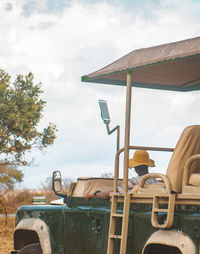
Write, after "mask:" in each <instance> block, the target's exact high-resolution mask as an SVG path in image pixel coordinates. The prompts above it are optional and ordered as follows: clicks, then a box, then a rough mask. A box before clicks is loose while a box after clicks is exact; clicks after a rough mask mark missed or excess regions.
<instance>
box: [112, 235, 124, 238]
mask: <svg viewBox="0 0 200 254" xmlns="http://www.w3.org/2000/svg"><path fill="white" fill-rule="evenodd" d="M109 237H110V239H122V236H121V235H109Z"/></svg>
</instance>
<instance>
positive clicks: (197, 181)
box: [189, 174, 200, 186]
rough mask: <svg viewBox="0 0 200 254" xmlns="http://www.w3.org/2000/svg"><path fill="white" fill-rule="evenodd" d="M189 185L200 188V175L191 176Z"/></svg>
mask: <svg viewBox="0 0 200 254" xmlns="http://www.w3.org/2000/svg"><path fill="white" fill-rule="evenodd" d="M189 184H190V185H193V186H200V174H191V176H190V178H189Z"/></svg>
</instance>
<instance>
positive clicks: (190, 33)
mask: <svg viewBox="0 0 200 254" xmlns="http://www.w3.org/2000/svg"><path fill="white" fill-rule="evenodd" d="M29 3H30V1H28V0H24V1H14V0H10V1H3V2H1V4H0V18H1V22H0V31H1V40H0V67H1V68H4V69H5V70H7V71H8V72H9V73H10V74H12V75H16V74H17V73H22V74H27V73H28V72H29V71H32V72H33V73H34V75H35V78H36V80H37V81H38V82H39V81H42V83H43V89H44V92H45V93H44V96H45V99H46V100H47V110H46V113H45V116H44V119H43V123H42V125H45V124H46V123H47V122H48V121H52V122H55V123H56V124H57V125H58V129H59V134H58V139H57V141H56V143H55V145H54V146H53V147H51V148H50V149H49V150H48V152H47V153H46V154H45V155H40V154H39V153H35V156H36V157H37V158H36V164H38V167H32V168H30V169H26V170H25V183H24V184H25V185H26V183H27V187H29V186H31V187H35V186H37V185H38V182H37V180H35V181H32V183H31V182H28V178H29V176H30V175H39V176H40V174H41V178H44V176H48V175H49V174H50V173H49V172H51V170H52V168H55V169H61V170H62V169H63V170H64V171H65V172H64V174H65V176H66V175H67V174H68V175H69V176H70V177H72V175H74V177H78V176H79V175H82V176H87V175H89V176H91V175H92V173H94V175H97V174H98V172H99V170H100V168H105V169H106V168H108V169H109V171H110V169H111V168H112V167H113V163H114V160H113V158H114V153H115V141H116V139H115V134H113V135H112V136H109V137H108V136H107V134H106V130H105V127H104V126H103V123H102V121H101V119H100V114H99V108H98V104H97V101H98V99H99V98H103V99H106V100H108V101H109V108H110V113H111V117H112V122H111V125H112V127H113V126H115V124H120V125H121V128H122V132H121V133H122V134H121V140H122V142H123V138H124V137H123V128H124V108H125V104H124V103H125V102H124V101H125V88H124V87H114V86H105V85H96V84H88V85H86V84H82V83H81V82H80V77H81V75H84V74H87V73H90V72H92V71H95V70H96V69H98V68H101V67H103V66H105V65H106V64H109V63H110V62H112V61H114V60H116V59H117V58H119V57H121V56H122V55H124V54H126V53H128V52H129V51H131V50H134V49H137V48H141V47H148V46H152V45H157V44H161V43H166V42H170V41H176V40H181V39H186V38H189V37H194V36H198V35H199V32H200V29H199V16H197V14H196V8H197V6H199V4H198V3H192V2H190V1H186V0H185V1H180V0H179V1H176V2H174V1H171V0H165V1H162V2H161V4H160V5H158V8H157V9H156V8H155V9H154V11H152V13H151V15H150V16H149V15H145V13H146V14H148V12H149V9H148V6H146V8H145V9H144V10H142V8H140V9H137V11H136V9H134V8H133V9H131V10H128V11H127V10H126V11H125V9H123V8H122V6H120V4H118V5H112V4H111V3H110V2H109V1H102V2H97V3H95V4H94V3H92V4H89V3H85V2H84V3H83V2H82V1H72V2H71V4H70V5H69V6H67V7H66V8H65V9H63V11H62V13H59V14H55V13H47V12H45V8H47V1H37V3H36V5H35V7H32V8H33V9H32V12H31V13H30V15H25V14H26V13H24V9H23V8H24V4H29ZM141 3H142V2H141ZM8 4H9V6H10V7H11V6H12V8H8ZM8 9H9V10H8ZM194 105H195V108H198V107H199V106H198V93H197V95H196V93H187V94H178V93H170V92H160V91H151V90H148V91H145V90H143V89H142V90H141V89H134V91H133V111H132V112H133V119H132V132H131V133H132V136H131V143H133V144H136V145H154V146H156V145H158V146H162V145H164V146H173V145H175V143H176V141H177V137H178V136H179V134H180V131H181V130H182V129H183V128H184V127H185V126H186V125H189V124H192V123H193V122H195V123H198V122H199V112H198V110H196V111H195V110H193V107H194ZM152 156H154V158H156V161H157V160H158V161H159V160H161V162H158V163H157V165H158V169H159V168H161V167H162V168H166V166H164V164H165V165H166V164H167V160H168V157H167V156H162V155H160V154H159V155H157V154H155V153H153V154H152ZM99 165H100V166H99ZM101 165H102V166H101ZM100 173H101V172H99V174H100ZM26 181H27V182H26Z"/></svg>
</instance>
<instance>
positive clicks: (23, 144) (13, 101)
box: [0, 70, 57, 165]
mask: <svg viewBox="0 0 200 254" xmlns="http://www.w3.org/2000/svg"><path fill="white" fill-rule="evenodd" d="M33 81H34V77H33V74H32V73H29V74H28V75H27V76H25V77H24V76H23V75H18V76H17V78H16V80H15V81H14V82H13V83H11V77H10V76H9V75H8V74H7V73H6V72H5V71H4V70H0V114H1V117H0V153H1V154H2V156H3V155H4V157H3V158H2V159H4V163H5V165H8V164H9V165H27V163H28V162H27V161H26V160H25V153H26V152H27V151H31V149H32V148H33V147H36V148H39V149H40V150H43V149H44V148H46V147H47V146H49V145H52V144H53V143H54V140H55V138H56V135H55V133H56V131H57V130H56V126H55V125H54V124H52V123H49V125H48V126H47V127H46V128H44V130H43V131H39V130H38V124H39V122H40V120H41V117H42V113H43V110H44V107H45V104H46V102H45V101H44V100H43V99H41V98H40V96H41V94H42V90H41V83H39V84H34V82H33Z"/></svg>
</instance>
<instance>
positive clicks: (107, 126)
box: [106, 123, 120, 152]
mask: <svg viewBox="0 0 200 254" xmlns="http://www.w3.org/2000/svg"><path fill="white" fill-rule="evenodd" d="M106 129H107V133H108V135H111V134H112V133H113V132H114V131H117V152H118V151H119V146H120V141H119V140H120V126H119V125H117V126H115V127H114V128H113V129H112V130H110V126H109V123H106Z"/></svg>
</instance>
